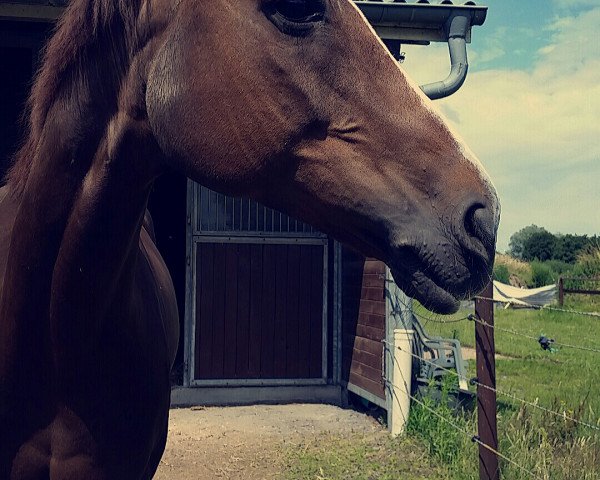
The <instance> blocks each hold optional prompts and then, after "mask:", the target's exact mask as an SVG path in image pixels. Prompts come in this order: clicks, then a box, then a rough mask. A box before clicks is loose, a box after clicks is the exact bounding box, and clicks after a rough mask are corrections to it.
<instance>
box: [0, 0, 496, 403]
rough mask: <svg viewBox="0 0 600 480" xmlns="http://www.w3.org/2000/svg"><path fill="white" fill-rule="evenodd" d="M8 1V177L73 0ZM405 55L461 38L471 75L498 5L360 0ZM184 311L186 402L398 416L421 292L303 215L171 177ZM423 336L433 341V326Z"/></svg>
mask: <svg viewBox="0 0 600 480" xmlns="http://www.w3.org/2000/svg"><path fill="white" fill-rule="evenodd" d="M14 1H15V3H7V2H5V1H2V2H0V78H2V81H1V82H0V95H1V97H2V107H1V109H0V176H2V175H4V173H5V171H6V168H7V166H8V163H9V157H10V153H11V152H12V151H14V150H15V149H16V147H17V146H18V142H19V139H20V135H21V128H20V122H19V118H20V114H21V111H22V109H23V107H24V104H25V100H26V96H27V93H28V89H29V86H30V84H31V78H32V75H33V72H34V71H35V69H36V66H37V64H38V62H39V55H40V51H41V48H42V46H43V44H44V42H45V40H46V39H47V38H48V36H49V35H50V34H51V31H52V28H53V23H54V22H55V21H56V19H57V18H58V17H59V16H60V14H61V12H62V10H63V7H64V5H65V4H66V3H67V2H66V1H65V0H20V1H17V0H14ZM355 3H356V4H357V5H358V6H359V8H360V9H361V10H362V11H363V12H364V13H365V15H366V16H367V18H368V20H369V21H370V22H371V23H372V25H373V26H374V28H375V30H376V31H377V33H378V34H379V35H380V36H381V37H382V38H383V39H384V42H385V43H386V45H387V46H388V48H389V49H390V51H391V52H392V53H393V55H394V56H395V57H396V58H398V59H399V60H401V59H402V58H403V54H402V52H401V46H402V44H406V43H417V44H428V43H429V42H432V41H434V42H448V43H449V46H450V57H451V70H450V75H449V77H448V78H447V79H445V80H443V81H441V82H436V83H434V84H430V85H425V86H423V87H422V88H423V90H424V91H425V92H426V93H427V94H428V95H429V96H430V97H431V98H440V97H442V96H445V95H448V94H451V93H453V92H454V91H456V90H457V89H458V88H459V87H460V86H461V85H462V83H463V81H464V77H465V76H466V65H467V62H466V45H467V43H469V42H470V40H471V28H472V27H473V26H477V25H482V24H483V23H484V21H485V17H486V12H487V8H486V7H482V6H477V5H475V4H474V2H471V1H469V2H466V4H464V5H457V4H456V3H453V2H451V1H449V0H443V1H441V2H439V1H436V2H434V1H431V2H428V1H426V0H419V1H418V2H416V1H415V2H407V1H405V0H395V1H356V2H355ZM149 210H150V212H151V214H152V216H153V220H154V226H155V231H156V238H157V244H158V248H159V250H160V252H161V254H162V255H163V257H164V259H165V262H166V263H167V265H168V267H169V270H170V272H171V275H172V278H173V282H174V285H175V290H176V293H177V298H178V305H179V311H180V317H181V320H180V321H181V336H180V346H179V352H178V356H177V360H176V365H175V371H174V376H173V380H174V384H175V386H174V388H173V394H172V401H173V404H174V405H190V404H243V403H257V402H291V401H302V402H327V403H333V404H344V403H345V402H346V400H347V396H348V394H349V393H352V394H354V395H358V396H359V397H361V398H363V399H365V400H366V401H369V402H371V403H373V404H375V405H378V406H380V407H382V408H384V409H386V410H388V414H391V413H392V412H391V411H390V410H391V405H392V398H391V396H392V395H391V392H390V388H389V384H390V383H391V382H392V381H393V378H392V376H393V372H392V370H393V369H392V368H391V367H390V365H391V363H392V362H391V359H390V355H391V353H390V350H389V349H387V348H386V347H385V346H386V342H388V343H392V342H393V331H394V329H395V328H397V327H398V326H399V325H410V322H411V318H410V317H411V315H410V311H409V307H408V306H407V305H408V304H409V300H408V299H407V298H406V297H405V296H404V295H403V294H402V292H400V291H399V290H398V289H397V288H396V286H395V284H394V283H393V280H392V278H391V276H390V273H389V269H387V268H386V266H385V265H384V264H383V263H381V262H379V261H376V260H373V259H367V258H364V257H363V256H362V255H360V254H358V253H356V252H354V251H352V250H350V249H347V248H345V247H343V246H342V245H340V244H339V243H337V242H336V241H335V240H333V239H332V238H330V237H328V236H327V235H325V234H323V233H321V232H319V231H317V230H315V229H314V228H313V227H311V226H310V225H306V224H304V223H302V222H300V221H299V220H296V219H294V218H291V217H289V216H286V215H284V214H282V213H280V212H277V211H274V210H272V209H269V208H267V207H265V206H263V205H260V204H258V203H256V202H254V201H252V200H248V199H242V198H232V197H228V196H225V195H222V194H220V193H218V192H214V191H211V190H209V189H208V188H206V187H204V186H201V185H198V184H195V183H193V182H191V181H188V180H187V179H186V178H185V177H183V176H181V175H179V174H176V173H167V174H165V175H164V176H163V177H161V178H160V179H159V180H158V181H157V182H156V184H155V186H154V190H153V193H152V196H151V198H150V202H149ZM421 336H422V337H423V338H422V340H423V342H426V341H427V339H426V338H425V337H424V334H423V335H421Z"/></svg>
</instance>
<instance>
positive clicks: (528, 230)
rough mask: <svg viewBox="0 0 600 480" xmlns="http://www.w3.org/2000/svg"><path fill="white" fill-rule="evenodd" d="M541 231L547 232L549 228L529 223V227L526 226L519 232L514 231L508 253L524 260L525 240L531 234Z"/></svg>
mask: <svg viewBox="0 0 600 480" xmlns="http://www.w3.org/2000/svg"><path fill="white" fill-rule="evenodd" d="M539 232H547V230H546V229H545V228H543V227H538V226H537V225H529V226H528V227H524V228H522V229H521V230H519V231H518V232H516V233H513V235H512V236H511V237H510V241H509V243H508V253H509V254H510V255H511V256H513V257H515V258H518V259H521V260H524V258H523V247H524V245H525V242H526V241H527V239H528V238H529V237H531V235H533V234H534V233H539Z"/></svg>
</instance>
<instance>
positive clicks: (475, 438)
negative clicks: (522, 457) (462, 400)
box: [384, 342, 539, 479]
mask: <svg viewBox="0 0 600 480" xmlns="http://www.w3.org/2000/svg"><path fill="white" fill-rule="evenodd" d="M384 343H387V342H384ZM396 348H399V347H396ZM400 350H402V349H400ZM411 354H412V352H411ZM417 358H420V357H417ZM392 359H393V356H392ZM398 371H399V372H400V375H401V376H402V382H403V384H404V389H405V391H406V392H407V395H408V397H409V398H410V399H411V400H412V401H413V402H415V403H416V404H418V405H420V406H421V407H422V408H424V409H425V410H427V411H428V412H429V413H431V414H433V415H434V416H436V417H437V418H439V419H440V420H442V421H443V422H445V423H447V424H448V425H450V426H451V427H452V428H454V429H455V430H457V431H458V432H460V433H462V434H463V435H465V436H466V437H467V438H469V439H470V440H471V441H472V442H474V443H476V444H478V445H479V446H481V447H483V448H485V449H486V450H488V451H490V452H492V453H493V454H494V455H496V456H497V457H498V458H501V459H503V460H504V461H506V462H508V463H510V464H511V465H513V466H514V467H516V468H518V469H519V470H521V471H522V472H524V473H526V474H528V475H530V476H531V478H534V479H537V478H539V477H538V475H537V474H536V473H535V472H533V471H531V470H529V469H527V468H525V467H523V466H522V465H520V464H518V463H517V462H515V461H514V460H512V459H511V458H509V457H507V456H506V455H504V454H502V453H501V452H500V451H499V450H498V449H497V448H494V447H492V446H491V445H488V444H487V443H485V442H483V441H482V440H481V438H480V437H479V435H477V434H475V433H473V432H469V431H467V430H466V429H465V428H463V427H461V426H460V425H458V424H457V423H456V422H453V421H452V420H450V419H449V418H447V417H445V416H444V415H442V414H441V413H439V412H438V411H436V410H435V409H434V408H432V407H431V406H430V405H427V404H426V403H425V402H423V401H422V400H420V399H419V398H417V397H415V396H414V395H412V393H411V392H410V389H409V388H408V384H407V382H406V377H404V373H403V372H402V369H398ZM454 373H455V372H454ZM385 383H386V385H387V386H388V389H389V390H391V392H392V394H393V395H394V397H395V398H396V400H397V401H398V403H400V400H399V399H398V395H397V394H396V390H395V388H394V386H393V385H391V384H390V382H388V381H386V382H385Z"/></svg>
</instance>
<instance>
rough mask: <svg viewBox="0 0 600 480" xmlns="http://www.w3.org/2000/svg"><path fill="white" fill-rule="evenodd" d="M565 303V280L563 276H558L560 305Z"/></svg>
mask: <svg viewBox="0 0 600 480" xmlns="http://www.w3.org/2000/svg"><path fill="white" fill-rule="evenodd" d="M564 303H565V282H564V280H563V277H559V278H558V305H559V306H560V307H562V306H563V304H564Z"/></svg>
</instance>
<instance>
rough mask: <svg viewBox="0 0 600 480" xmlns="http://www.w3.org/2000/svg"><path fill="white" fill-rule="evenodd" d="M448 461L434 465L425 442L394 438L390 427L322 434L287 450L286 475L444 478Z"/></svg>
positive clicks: (315, 479)
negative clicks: (368, 431)
mask: <svg viewBox="0 0 600 480" xmlns="http://www.w3.org/2000/svg"><path fill="white" fill-rule="evenodd" d="M447 475H448V471H447V468H446V467H445V466H444V465H437V466H436V465H434V462H432V460H431V459H430V458H429V457H428V454H427V449H426V447H425V445H424V444H423V442H421V441H419V440H418V439H416V438H411V437H401V438H397V439H392V438H390V436H389V434H388V433H387V431H379V432H377V433H373V434H369V435H364V434H363V435H358V434H357V435H354V436H350V437H337V436H332V435H320V436H317V437H316V438H314V439H313V440H312V441H310V442H306V443H305V444H304V445H302V446H300V448H297V447H295V448H293V449H292V448H290V449H288V450H286V451H285V474H284V478H287V479H290V480H300V479H302V480H370V479H377V480H398V479H402V480H436V479H437V480H442V479H446V478H448V477H447Z"/></svg>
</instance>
